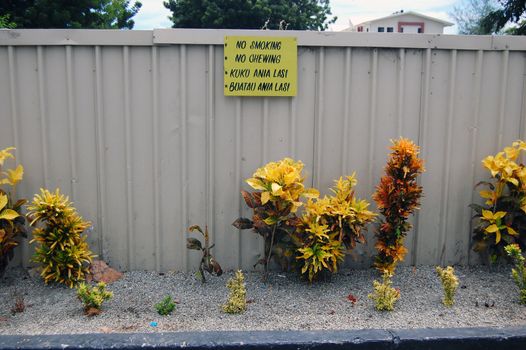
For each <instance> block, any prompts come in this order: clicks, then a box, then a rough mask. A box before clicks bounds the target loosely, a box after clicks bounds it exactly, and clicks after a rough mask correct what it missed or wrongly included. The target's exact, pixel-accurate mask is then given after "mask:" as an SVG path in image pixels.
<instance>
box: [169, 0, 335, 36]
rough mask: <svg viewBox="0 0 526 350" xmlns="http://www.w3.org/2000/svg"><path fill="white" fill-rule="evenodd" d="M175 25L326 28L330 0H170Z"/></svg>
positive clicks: (234, 27)
mask: <svg viewBox="0 0 526 350" xmlns="http://www.w3.org/2000/svg"><path fill="white" fill-rule="evenodd" d="M164 6H165V7H166V8H167V9H169V10H170V11H172V16H171V17H170V19H171V20H172V22H173V28H229V29H261V28H264V29H294V30H325V29H327V28H328V26H329V24H331V23H334V22H335V21H336V17H332V18H330V16H331V14H332V13H331V9H330V5H329V0H168V1H165V2H164Z"/></svg>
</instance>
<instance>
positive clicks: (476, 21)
mask: <svg viewBox="0 0 526 350" xmlns="http://www.w3.org/2000/svg"><path fill="white" fill-rule="evenodd" d="M497 9H498V3H497V1H496V0H464V1H462V2H461V3H460V4H459V5H457V6H455V7H453V10H452V11H451V12H450V13H449V15H450V16H451V17H453V19H454V20H455V22H456V23H457V26H458V33H459V34H478V35H483V34H491V31H488V30H487V29H486V28H484V27H482V26H481V21H482V19H483V18H484V17H486V16H487V15H488V14H490V13H491V12H493V11H495V10H497Z"/></svg>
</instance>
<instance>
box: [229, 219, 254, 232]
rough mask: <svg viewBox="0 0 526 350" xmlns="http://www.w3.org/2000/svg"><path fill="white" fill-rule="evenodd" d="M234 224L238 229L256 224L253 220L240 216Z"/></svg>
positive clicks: (244, 228)
mask: <svg viewBox="0 0 526 350" xmlns="http://www.w3.org/2000/svg"><path fill="white" fill-rule="evenodd" d="M232 226H234V227H235V228H237V229H238V230H246V229H249V228H252V227H254V224H253V222H252V220H250V219H247V218H238V219H237V220H236V221H234V222H233V223H232Z"/></svg>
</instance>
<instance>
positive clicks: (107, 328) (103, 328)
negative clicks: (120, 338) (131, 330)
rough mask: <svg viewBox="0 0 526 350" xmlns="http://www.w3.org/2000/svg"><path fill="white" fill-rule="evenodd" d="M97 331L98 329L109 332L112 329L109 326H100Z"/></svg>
mask: <svg viewBox="0 0 526 350" xmlns="http://www.w3.org/2000/svg"><path fill="white" fill-rule="evenodd" d="M99 331H100V332H101V333H111V332H112V330H111V328H110V327H100V328H99Z"/></svg>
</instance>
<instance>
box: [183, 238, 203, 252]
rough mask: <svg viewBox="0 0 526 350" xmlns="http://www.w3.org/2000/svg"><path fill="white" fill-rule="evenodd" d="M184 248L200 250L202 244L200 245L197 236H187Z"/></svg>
mask: <svg viewBox="0 0 526 350" xmlns="http://www.w3.org/2000/svg"><path fill="white" fill-rule="evenodd" d="M186 248H188V249H194V250H202V249H203V246H202V245H201V241H200V240H198V239H197V238H187V239H186Z"/></svg>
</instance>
